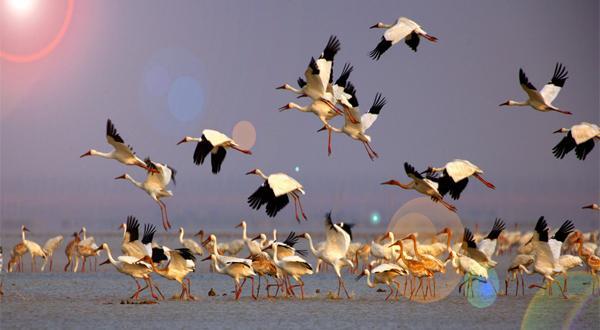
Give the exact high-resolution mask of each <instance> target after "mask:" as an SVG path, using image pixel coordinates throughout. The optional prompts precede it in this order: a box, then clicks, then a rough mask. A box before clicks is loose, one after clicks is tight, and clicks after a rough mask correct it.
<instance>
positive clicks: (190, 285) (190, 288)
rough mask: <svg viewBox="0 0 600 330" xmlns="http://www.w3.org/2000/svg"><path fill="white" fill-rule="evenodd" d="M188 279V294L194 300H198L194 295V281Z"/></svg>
mask: <svg viewBox="0 0 600 330" xmlns="http://www.w3.org/2000/svg"><path fill="white" fill-rule="evenodd" d="M185 280H186V281H187V294H188V297H189V298H190V299H192V300H196V297H194V296H192V281H191V280H190V278H189V277H188V278H186V279H185Z"/></svg>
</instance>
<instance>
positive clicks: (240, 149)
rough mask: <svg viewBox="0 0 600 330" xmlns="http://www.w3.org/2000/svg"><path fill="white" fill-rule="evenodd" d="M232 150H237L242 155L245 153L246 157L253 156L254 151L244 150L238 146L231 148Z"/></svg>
mask: <svg viewBox="0 0 600 330" xmlns="http://www.w3.org/2000/svg"><path fill="white" fill-rule="evenodd" d="M231 148H232V149H235V150H237V151H239V152H241V153H244V154H246V155H252V151H250V150H246V149H242V148H240V147H237V146H231Z"/></svg>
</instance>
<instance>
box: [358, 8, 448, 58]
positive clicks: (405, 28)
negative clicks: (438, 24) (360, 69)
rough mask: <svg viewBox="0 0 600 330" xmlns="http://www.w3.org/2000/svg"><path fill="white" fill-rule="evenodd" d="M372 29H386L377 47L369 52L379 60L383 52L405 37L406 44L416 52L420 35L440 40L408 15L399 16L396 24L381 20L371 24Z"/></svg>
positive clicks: (432, 39) (431, 39) (435, 40)
mask: <svg viewBox="0 0 600 330" xmlns="http://www.w3.org/2000/svg"><path fill="white" fill-rule="evenodd" d="M370 29H386V30H385V32H384V33H383V36H382V37H381V41H380V42H379V44H377V47H375V49H373V50H372V51H371V52H370V53H369V56H370V57H371V58H372V59H374V60H376V61H377V60H379V59H380V58H381V56H382V55H383V53H385V52H386V51H387V50H388V49H390V47H392V46H393V45H395V44H397V43H399V42H400V41H402V40H403V39H404V42H405V43H406V45H407V46H408V47H409V48H410V49H412V50H413V51H415V52H416V51H417V47H418V46H419V41H420V37H423V38H425V39H427V40H429V41H431V42H437V41H438V39H437V38H436V37H434V36H432V35H430V34H428V33H427V32H425V30H423V29H422V28H421V26H420V25H419V24H417V23H416V22H415V21H413V20H411V19H408V18H406V17H399V18H398V19H397V20H396V23H395V24H385V23H382V22H379V23H377V24H375V25H373V26H371V27H370Z"/></svg>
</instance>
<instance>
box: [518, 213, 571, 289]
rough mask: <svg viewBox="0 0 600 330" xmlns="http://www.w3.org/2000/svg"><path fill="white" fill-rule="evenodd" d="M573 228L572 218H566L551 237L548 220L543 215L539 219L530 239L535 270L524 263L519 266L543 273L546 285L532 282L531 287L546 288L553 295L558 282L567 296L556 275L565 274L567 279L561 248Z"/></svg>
mask: <svg viewBox="0 0 600 330" xmlns="http://www.w3.org/2000/svg"><path fill="white" fill-rule="evenodd" d="M573 229H574V226H573V223H572V222H571V221H570V220H566V221H565V222H564V223H563V224H562V225H561V226H560V228H559V229H558V231H557V232H556V233H555V235H554V236H552V238H550V237H549V236H550V235H549V232H550V229H549V228H548V223H547V222H546V220H545V218H544V217H543V216H542V217H540V218H539V219H538V221H537V222H536V224H535V232H534V235H533V237H532V238H531V240H530V242H531V243H532V244H533V256H534V262H533V271H530V270H528V269H527V268H526V267H524V266H522V265H521V266H519V268H520V269H522V270H523V271H524V272H525V273H527V274H529V275H531V274H533V273H537V274H540V275H542V277H543V278H544V282H543V283H545V284H546V285H545V286H544V285H538V284H532V285H530V286H529V288H533V287H537V288H541V289H546V290H547V291H548V293H549V294H550V295H552V284H553V283H556V284H557V285H558V287H559V289H560V291H561V293H562V295H563V297H564V298H565V299H566V298H567V296H566V294H565V291H564V288H563V287H562V286H561V285H560V283H559V282H557V281H556V279H555V278H554V276H555V275H556V274H561V275H563V276H565V279H566V272H565V271H564V269H563V267H562V266H561V265H560V254H561V251H560V250H561V247H562V241H564V239H565V238H566V237H567V236H568V235H569V234H570V233H571V232H572V231H573ZM565 283H566V282H565Z"/></svg>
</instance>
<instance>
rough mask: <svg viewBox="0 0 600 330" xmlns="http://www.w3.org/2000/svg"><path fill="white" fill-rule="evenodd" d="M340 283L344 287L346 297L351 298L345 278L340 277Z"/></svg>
mask: <svg viewBox="0 0 600 330" xmlns="http://www.w3.org/2000/svg"><path fill="white" fill-rule="evenodd" d="M340 283H341V284H342V288H344V292H345V293H346V298H348V299H350V295H349V294H348V290H346V283H344V279H342V278H341V277H340Z"/></svg>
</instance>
